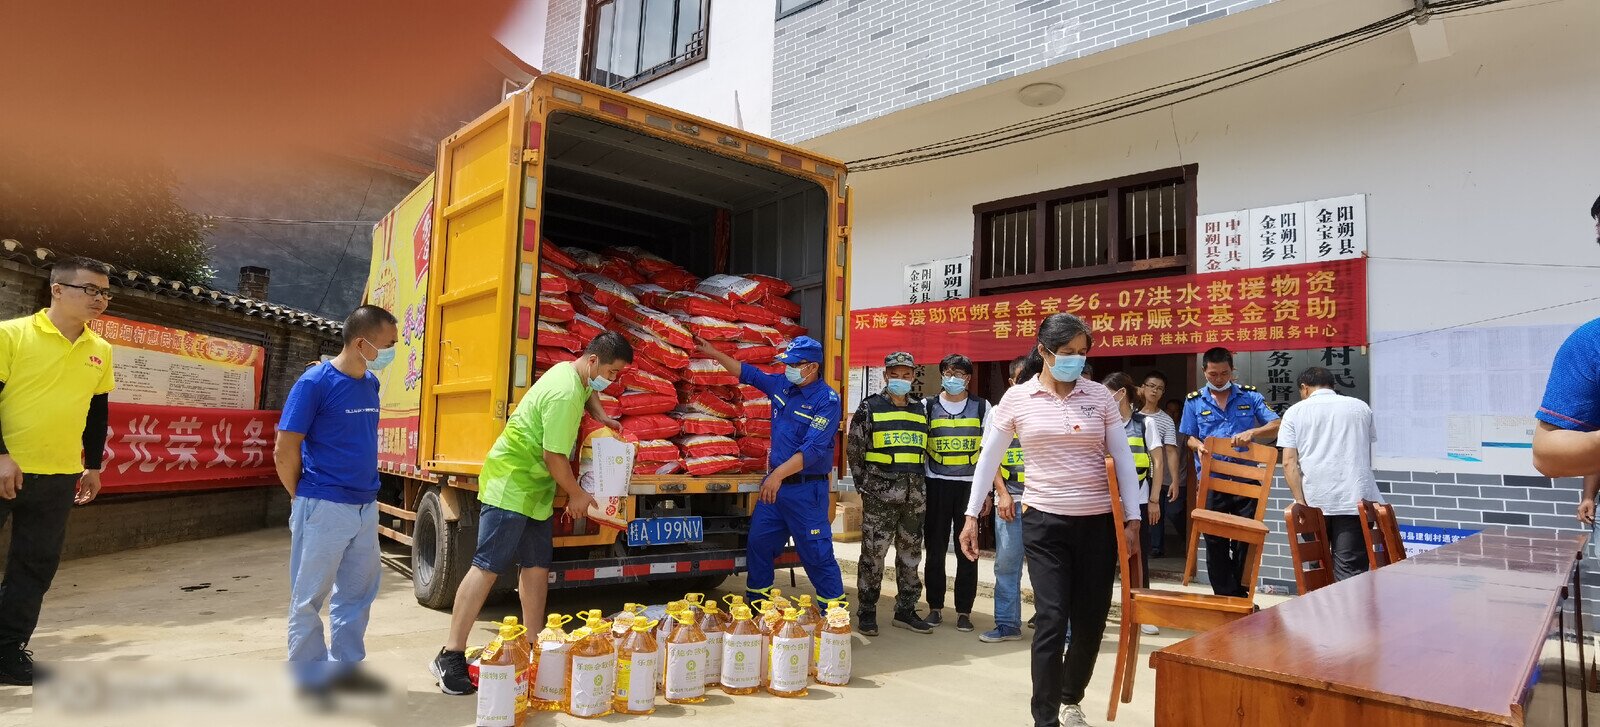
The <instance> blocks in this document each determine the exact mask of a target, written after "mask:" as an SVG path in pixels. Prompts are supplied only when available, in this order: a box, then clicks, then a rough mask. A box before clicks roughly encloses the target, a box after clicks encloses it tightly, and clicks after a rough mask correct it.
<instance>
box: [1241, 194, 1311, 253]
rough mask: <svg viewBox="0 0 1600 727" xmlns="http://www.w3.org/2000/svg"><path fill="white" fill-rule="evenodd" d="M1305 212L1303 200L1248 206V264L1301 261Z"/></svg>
mask: <svg viewBox="0 0 1600 727" xmlns="http://www.w3.org/2000/svg"><path fill="white" fill-rule="evenodd" d="M1305 213H1306V208H1305V205H1303V204H1286V205H1279V206H1277V207H1265V208H1262V209H1253V210H1250V213H1249V214H1250V245H1251V247H1252V249H1254V251H1255V257H1254V260H1253V261H1252V262H1251V264H1250V267H1253V268H1267V267H1276V266H1278V265H1296V264H1299V263H1303V262H1305V261H1306V259H1307V258H1306V228H1305Z"/></svg>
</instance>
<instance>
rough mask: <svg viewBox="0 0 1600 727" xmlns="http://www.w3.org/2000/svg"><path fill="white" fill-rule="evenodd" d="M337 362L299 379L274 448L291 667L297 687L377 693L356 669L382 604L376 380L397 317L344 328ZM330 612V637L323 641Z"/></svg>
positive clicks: (373, 317) (351, 320) (375, 310)
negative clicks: (284, 522)
mask: <svg viewBox="0 0 1600 727" xmlns="http://www.w3.org/2000/svg"><path fill="white" fill-rule="evenodd" d="M343 337H344V348H343V349H342V350H340V351H339V355H337V356H334V357H333V358H332V359H329V360H328V361H325V362H323V363H321V364H319V365H317V366H313V367H311V368H309V369H307V370H306V372H305V373H303V374H301V375H300V379H299V380H298V381H296V382H295V383H294V388H292V389H290V390H289V397H288V399H287V400H286V401H285V402H284V405H283V414H282V416H281V417H280V418H279V420H278V440H277V444H276V446H275V448H274V450H273V460H274V464H275V465H276V467H277V470H278V480H279V481H281V482H282V483H283V487H284V489H286V490H288V491H289V497H290V498H291V500H290V505H289V534H290V537H289V629H288V632H289V633H288V636H289V649H288V661H289V663H290V666H291V668H292V669H293V673H294V676H295V678H296V679H297V681H298V682H299V684H300V687H301V688H302V689H304V690H307V691H313V692H314V691H322V690H326V689H330V688H337V687H339V686H341V685H342V686H348V687H353V688H358V689H360V688H372V687H374V686H375V685H377V684H378V683H377V681H376V680H375V679H374V678H372V677H371V676H369V675H366V674H364V673H363V672H361V671H359V670H357V669H356V668H355V665H356V664H357V663H358V662H360V661H362V660H363V659H365V658H366V655H367V649H366V631H367V620H368V617H369V615H370V611H371V609H372V602H373V600H374V599H376V598H377V597H378V572H379V569H380V568H381V567H382V566H381V565H380V563H379V561H378V555H379V553H378V503H377V500H378V377H377V375H376V374H374V373H373V372H374V371H378V370H381V369H382V368H383V367H385V366H388V365H389V364H390V363H391V362H393V361H394V344H395V340H396V338H397V337H398V331H397V329H396V323H395V318H394V315H392V314H390V313H389V312H388V311H386V310H384V309H382V308H379V307H377V306H372V305H363V306H361V307H359V308H356V309H355V311H353V312H352V313H351V314H350V317H348V318H346V319H345V321H344V332H343ZM330 594H331V595H332V599H331V602H330V603H329V604H328V631H329V636H330V639H329V640H328V641H325V640H324V638H323V634H322V615H321V613H322V606H323V604H324V603H325V602H329V600H330V599H329V595H330Z"/></svg>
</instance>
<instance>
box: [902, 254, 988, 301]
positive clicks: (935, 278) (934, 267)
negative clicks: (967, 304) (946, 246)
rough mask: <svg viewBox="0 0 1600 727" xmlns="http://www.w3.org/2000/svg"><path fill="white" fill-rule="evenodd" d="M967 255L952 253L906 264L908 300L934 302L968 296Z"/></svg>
mask: <svg viewBox="0 0 1600 727" xmlns="http://www.w3.org/2000/svg"><path fill="white" fill-rule="evenodd" d="M971 269H972V262H971V258H969V257H965V256H963V257H952V258H946V259H944V260H932V261H929V262H925V263H917V264H916V265H907V266H906V297H905V300H906V302H907V303H912V304H915V303H934V302H938V301H941V300H955V299H957V298H965V297H967V276H968V273H970V272H971Z"/></svg>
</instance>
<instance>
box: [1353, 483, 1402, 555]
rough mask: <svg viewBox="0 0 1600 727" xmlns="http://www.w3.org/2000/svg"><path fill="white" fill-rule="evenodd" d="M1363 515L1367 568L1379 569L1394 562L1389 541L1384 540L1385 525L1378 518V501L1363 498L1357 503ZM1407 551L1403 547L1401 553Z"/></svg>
mask: <svg viewBox="0 0 1600 727" xmlns="http://www.w3.org/2000/svg"><path fill="white" fill-rule="evenodd" d="M1356 513H1357V514H1359V515H1360V516H1361V539H1362V540H1364V541H1366V544H1367V568H1368V569H1369V570H1377V569H1379V568H1382V567H1384V566H1386V565H1388V564H1390V563H1392V562H1394V561H1393V560H1392V559H1391V557H1390V550H1389V545H1388V543H1386V542H1384V537H1383V526H1382V524H1381V523H1380V522H1379V520H1378V503H1376V502H1373V501H1371V500H1362V501H1361V503H1360V504H1358V505H1356ZM1404 552H1405V551H1404V550H1403V549H1402V550H1401V553H1404Z"/></svg>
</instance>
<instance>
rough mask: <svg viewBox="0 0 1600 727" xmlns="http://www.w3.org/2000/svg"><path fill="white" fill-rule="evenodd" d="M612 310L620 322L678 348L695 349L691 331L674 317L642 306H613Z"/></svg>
mask: <svg viewBox="0 0 1600 727" xmlns="http://www.w3.org/2000/svg"><path fill="white" fill-rule="evenodd" d="M611 310H612V312H613V313H614V314H615V315H616V317H617V319H618V320H624V321H627V322H629V323H632V324H634V325H636V326H638V327H640V328H643V329H644V330H646V331H649V332H651V333H654V334H656V336H657V337H659V338H660V339H661V340H663V341H666V342H667V343H670V344H672V345H674V346H677V347H678V348H684V349H691V350H692V349H693V348H694V336H692V335H690V334H689V329H688V328H686V327H684V325H683V324H682V323H680V322H678V319H676V318H673V317H672V316H669V315H667V314H665V313H662V312H660V311H655V310H651V309H649V308H646V307H644V306H642V305H617V306H612V307H611Z"/></svg>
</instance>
